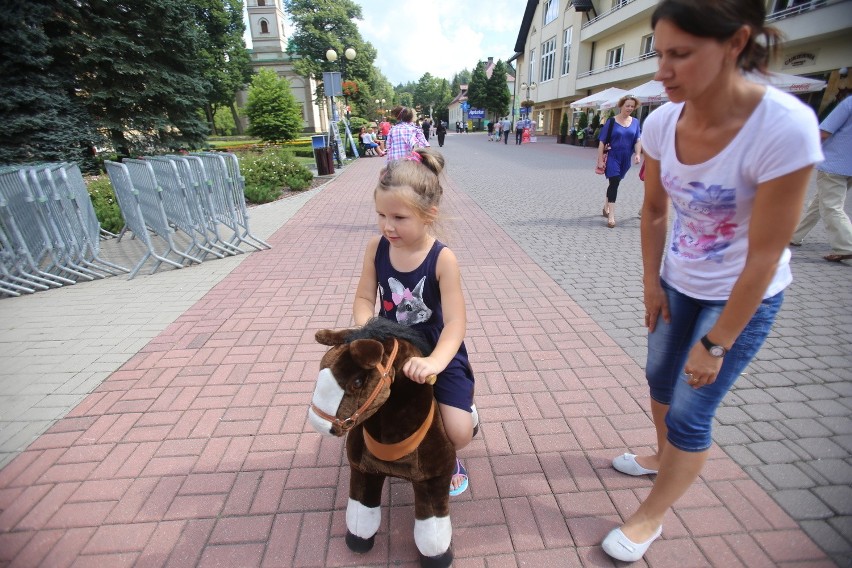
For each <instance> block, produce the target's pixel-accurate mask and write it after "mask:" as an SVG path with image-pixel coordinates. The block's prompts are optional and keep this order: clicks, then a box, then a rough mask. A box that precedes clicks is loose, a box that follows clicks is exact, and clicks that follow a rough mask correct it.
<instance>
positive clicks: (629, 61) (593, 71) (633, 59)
mask: <svg viewBox="0 0 852 568" xmlns="http://www.w3.org/2000/svg"><path fill="white" fill-rule="evenodd" d="M656 55H657V54H656V52H654V51H649V52H648V53H643V54H642V55H640V56H639V57H631V58H630V59H623V60H621V61H619V62H618V63H610V64H608V65H604V66H603V67H599V68H598V69H591V70H589V71H584V72H583V73H577V78H578V79H582V78H583V77H589V76H590V75H596V74H598V73H604V72H605V71H612V70H613V69H617V68H619V67H624V66H625V65H632V64H633V63H639V62H640V61H645V60H646V59H651V58H652V57H656Z"/></svg>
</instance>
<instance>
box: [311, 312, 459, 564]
mask: <svg viewBox="0 0 852 568" xmlns="http://www.w3.org/2000/svg"><path fill="white" fill-rule="evenodd" d="M316 340H317V341H318V342H319V343H321V344H323V345H329V346H331V349H330V350H329V351H328V352H327V353H326V354H325V355H324V356H323V358H322V360H321V362H320V368H321V369H322V370H321V371H320V374H319V377H318V379H317V384H316V388H315V390H314V395H313V399H312V402H311V406H310V408H309V410H308V421H309V422H310V423H311V425H312V426H313V427H314V428H316V430H317V431H318V432H320V433H321V434H327V435H332V436H343V435H344V434H348V435H347V437H346V454H347V457H348V458H349V467H350V481H349V503H348V505H347V507H346V528H347V533H346V544H347V546H349V548H350V549H351V550H353V551H355V552H367V551H369V550H370V549H372V547H373V543H374V540H375V535H376V532H377V531H378V530H379V524H380V522H381V496H382V486H383V485H384V482H385V478H386V477H387V476H391V477H398V478H401V479H407V480H409V481H411V483H412V485H413V486H414V517H415V521H414V542H415V543H416V544H417V549H418V550H419V551H420V565H421V566H423V567H428V568H438V567H440V568H445V567H447V566H449V565H450V564H452V561H453V552H452V547H451V544H452V543H451V540H452V530H453V529H452V525H451V524H450V511H449V492H448V488H449V486H450V480H451V478H452V474H453V471H454V469H455V460H456V451H455V448H454V447H453V444H452V442H450V440H449V438H447V434H446V431H445V430H444V424H443V422H442V421H441V413H440V411H439V410H438V406H437V403H436V402H435V398H434V396H433V393H432V386H431V385H430V384H428V382H427V384H422V385H421V384H418V383H415V382H414V381H411V380H409V379H408V378H407V377H406V376H405V375H404V374H403V372H402V367H403V365H404V364H405V362H406V361H407V360H408V359H409V358H411V357H420V356H422V355H423V354H427V353H428V352H429V351H430V349H429V346H428V344H426V342H425V341H423V338H422V336H420V335H419V334H417V332H416V331H414V330H412V329H411V328H408V327H405V326H402V325H399V324H397V323H395V322H392V321H390V320H387V319H384V318H374V319H372V320H370V321H369V322H368V323H367V324H366V325H364V327H362V328H356V329H344V330H336V331H335V330H327V329H325V330H320V331H318V332H317V334H316Z"/></svg>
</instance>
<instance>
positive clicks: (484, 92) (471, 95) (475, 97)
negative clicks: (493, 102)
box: [467, 61, 488, 109]
mask: <svg viewBox="0 0 852 568" xmlns="http://www.w3.org/2000/svg"><path fill="white" fill-rule="evenodd" d="M467 102H469V103H470V106H471V107H473V108H479V109H485V108H488V76H487V75H486V74H485V63H484V62H482V61H480V62H479V63H477V64H476V67H475V68H474V69H473V74H472V75H471V77H470V83H469V84H468V87H467Z"/></svg>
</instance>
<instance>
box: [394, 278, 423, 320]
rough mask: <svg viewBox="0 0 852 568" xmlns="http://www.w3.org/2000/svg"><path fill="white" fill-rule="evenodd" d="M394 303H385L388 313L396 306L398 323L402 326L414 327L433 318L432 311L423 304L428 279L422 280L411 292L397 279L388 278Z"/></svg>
mask: <svg viewBox="0 0 852 568" xmlns="http://www.w3.org/2000/svg"><path fill="white" fill-rule="evenodd" d="M388 284H389V285H390V289H391V299H392V300H393V302H388V301H384V308H385V310H386V311H388V312H389V311H391V310H392V309H393V307H394V306H396V321H397V322H398V323H401V324H402V325H407V326H412V325H415V324H418V323H423V322H425V321H428V320H429V318H430V317H432V310H430V309H429V308H428V307H427V306H426V304H425V303H424V302H423V286H424V285H425V284H426V277H425V276H424V277H423V278H421V279H420V282H418V283H417V286H415V287H414V290H409V289H408V288H406V287H405V286H403V285H402V282H400V281H399V280H397V279H396V278H393V277H391V278H388Z"/></svg>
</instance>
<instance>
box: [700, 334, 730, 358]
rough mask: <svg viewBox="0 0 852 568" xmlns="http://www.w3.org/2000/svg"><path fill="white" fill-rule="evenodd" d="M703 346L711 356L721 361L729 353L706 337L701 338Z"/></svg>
mask: <svg viewBox="0 0 852 568" xmlns="http://www.w3.org/2000/svg"><path fill="white" fill-rule="evenodd" d="M701 345H703V346H704V348H705V349H707V352H708V353H710V355H712V356H713V357H717V358H719V359H721V358H722V357H724V356H725V354H726V353H727V352H728V350H727V349H725V348H724V347H722V346H721V345H716V344H715V343H713V342H712V341H710V340H709V339H707V336H706V335H705V336H703V337H702V338H701Z"/></svg>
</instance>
